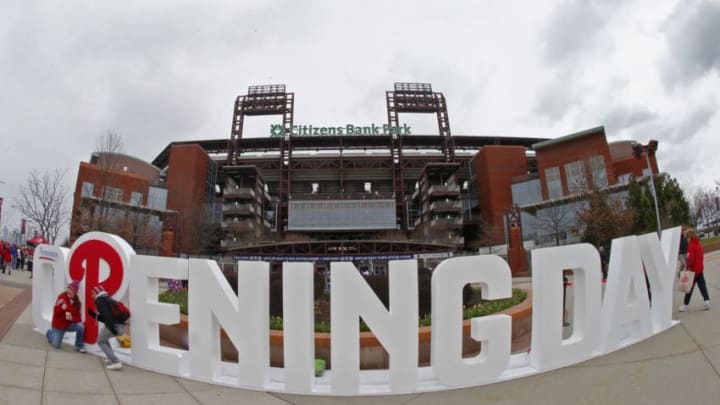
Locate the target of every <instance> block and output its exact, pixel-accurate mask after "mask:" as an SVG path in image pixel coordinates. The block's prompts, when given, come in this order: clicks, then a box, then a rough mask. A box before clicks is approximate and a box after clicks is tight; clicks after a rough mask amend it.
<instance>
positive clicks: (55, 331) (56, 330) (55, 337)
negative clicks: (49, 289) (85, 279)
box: [45, 281, 85, 353]
mask: <svg viewBox="0 0 720 405" xmlns="http://www.w3.org/2000/svg"><path fill="white" fill-rule="evenodd" d="M79 287H80V285H79V284H78V282H77V281H73V282H71V283H70V284H68V286H67V289H66V290H65V292H63V293H61V294H60V295H58V297H57V300H55V307H53V317H52V327H51V328H50V329H48V330H47V332H45V337H47V340H48V343H50V345H51V346H52V347H54V348H56V349H59V348H60V346H61V345H62V340H63V337H64V336H65V332H75V350H76V351H78V352H80V353H85V342H84V337H85V327H84V326H83V324H82V315H81V314H82V311H81V308H82V305H81V303H80V298H78V289H79Z"/></svg>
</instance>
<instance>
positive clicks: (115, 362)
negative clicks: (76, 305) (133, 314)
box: [88, 286, 127, 370]
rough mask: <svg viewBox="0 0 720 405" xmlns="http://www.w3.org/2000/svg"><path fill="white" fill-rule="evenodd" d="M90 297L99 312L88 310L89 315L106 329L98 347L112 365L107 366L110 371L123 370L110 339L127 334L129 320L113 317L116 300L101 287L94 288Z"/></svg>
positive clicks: (101, 333)
mask: <svg viewBox="0 0 720 405" xmlns="http://www.w3.org/2000/svg"><path fill="white" fill-rule="evenodd" d="M90 296H91V297H92V299H93V301H95V308H96V309H97V312H94V311H92V310H88V313H89V314H90V315H91V316H92V317H94V318H96V319H97V320H98V321H99V322H102V323H103V324H104V325H105V327H104V328H102V329H101V330H100V335H99V336H98V341H97V345H98V347H100V350H102V351H103V353H105V356H107V358H108V361H109V362H110V364H108V365H107V369H108V370H119V369H121V368H122V363H121V362H120V359H118V358H117V356H115V352H114V351H113V348H112V346H111V345H110V339H111V338H113V337H115V336H118V335H122V334H123V333H125V328H126V324H125V323H126V322H127V319H118V318H116V317H115V316H113V306H115V305H117V304H116V303H115V300H113V299H112V298H110V296H108V293H107V291H105V289H103V288H102V287H101V286H96V287H94V288H93V289H92V290H91V292H90Z"/></svg>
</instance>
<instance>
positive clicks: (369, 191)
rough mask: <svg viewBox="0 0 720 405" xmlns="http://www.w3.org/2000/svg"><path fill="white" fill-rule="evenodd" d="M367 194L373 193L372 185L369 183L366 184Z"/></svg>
mask: <svg viewBox="0 0 720 405" xmlns="http://www.w3.org/2000/svg"><path fill="white" fill-rule="evenodd" d="M365 192H366V193H372V183H370V182H369V181H368V182H365Z"/></svg>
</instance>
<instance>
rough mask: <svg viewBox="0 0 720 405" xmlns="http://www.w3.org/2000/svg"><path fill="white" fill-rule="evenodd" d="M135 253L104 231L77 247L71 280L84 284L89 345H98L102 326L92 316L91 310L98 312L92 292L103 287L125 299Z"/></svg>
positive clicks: (72, 257)
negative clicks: (128, 273)
mask: <svg viewBox="0 0 720 405" xmlns="http://www.w3.org/2000/svg"><path fill="white" fill-rule="evenodd" d="M132 254H134V251H133V249H132V248H131V247H130V245H128V244H127V242H125V241H124V240H123V239H121V238H120V237H117V236H115V235H110V234H106V233H101V232H90V233H86V234H85V235H83V236H82V237H80V238H79V239H78V240H77V241H76V242H75V243H74V244H73V247H72V250H71V251H70V255H69V256H70V258H69V262H68V277H69V278H70V279H72V280H76V281H78V282H80V285H81V291H80V294H79V295H80V296H81V297H83V305H84V306H85V312H84V314H85V315H84V319H85V342H86V343H95V342H96V341H97V337H98V323H97V322H96V321H95V318H93V317H91V316H90V314H89V313H88V309H90V310H93V311H97V309H96V308H95V302H94V301H93V299H92V297H91V296H90V292H91V291H92V289H93V288H94V287H95V286H98V285H100V286H102V287H103V288H104V289H105V291H107V293H108V295H109V296H111V297H112V298H113V299H116V300H123V298H124V296H125V293H126V291H127V280H126V277H125V271H126V269H127V268H128V264H129V261H130V256H131V255H132Z"/></svg>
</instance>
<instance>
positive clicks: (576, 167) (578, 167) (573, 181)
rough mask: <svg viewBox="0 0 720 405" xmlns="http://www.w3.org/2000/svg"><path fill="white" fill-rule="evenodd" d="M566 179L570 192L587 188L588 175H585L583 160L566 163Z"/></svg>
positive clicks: (577, 191) (573, 192)
mask: <svg viewBox="0 0 720 405" xmlns="http://www.w3.org/2000/svg"><path fill="white" fill-rule="evenodd" d="M565 180H566V181H567V186H568V192H569V193H570V194H576V193H580V192H583V191H585V190H587V177H585V165H584V164H583V161H582V160H577V161H575V162H570V163H568V164H566V165H565Z"/></svg>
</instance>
